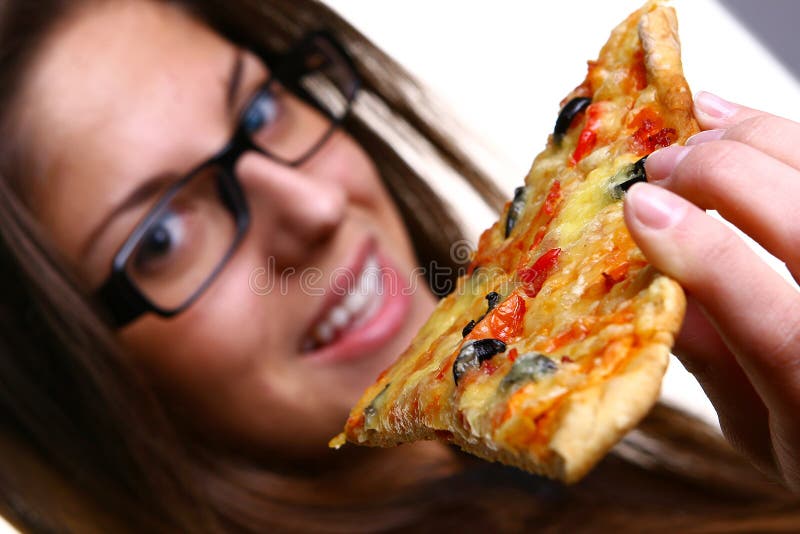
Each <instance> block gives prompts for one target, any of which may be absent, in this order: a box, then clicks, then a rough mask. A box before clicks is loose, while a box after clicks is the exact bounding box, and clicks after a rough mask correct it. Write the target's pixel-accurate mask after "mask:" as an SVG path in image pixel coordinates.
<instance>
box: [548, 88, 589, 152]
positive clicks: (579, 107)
mask: <svg viewBox="0 0 800 534" xmlns="http://www.w3.org/2000/svg"><path fill="white" fill-rule="evenodd" d="M591 103H592V99H591V98H586V97H581V96H579V97H576V98H573V99H572V100H570V101H569V102H567V103H566V105H565V106H564V107H563V108H561V112H560V113H559V114H558V120H556V126H555V128H553V141H555V143H556V144H557V145H560V144H561V141H562V140H563V139H564V136H565V135H566V134H567V130H569V127H570V125H572V121H573V119H575V116H576V115H578V113H580V112H581V111H583V110H584V109H586V108H587V107H588V106H589V104H591Z"/></svg>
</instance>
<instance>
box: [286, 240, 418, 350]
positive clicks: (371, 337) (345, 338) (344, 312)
mask: <svg viewBox="0 0 800 534" xmlns="http://www.w3.org/2000/svg"><path fill="white" fill-rule="evenodd" d="M336 274H337V276H336V277H335V279H333V280H331V282H332V284H331V287H330V288H329V290H328V291H327V294H326V296H327V297H328V299H327V302H326V304H325V305H324V306H323V310H322V312H321V313H320V314H319V315H318V317H317V319H316V320H314V321H313V323H312V324H311V326H310V327H309V328H308V329H307V330H306V333H305V335H304V336H303V337H302V341H301V346H300V349H301V353H303V355H304V356H306V357H313V358H315V359H320V360H335V361H341V360H351V359H354V358H358V357H362V356H367V355H369V354H374V352H375V351H376V350H378V349H380V348H381V347H382V346H383V345H385V344H386V343H387V342H389V341H390V340H391V338H392V337H393V336H394V335H395V334H396V332H397V331H398V330H399V329H400V328H401V327H402V324H403V323H404V321H405V318H406V316H407V315H408V311H409V309H410V300H411V299H410V294H408V292H407V291H403V289H405V288H404V287H402V286H403V284H398V283H397V282H398V281H399V275H398V272H397V270H396V269H395V268H394V266H393V265H392V264H391V261H390V260H388V258H385V257H384V256H383V255H382V254H380V253H379V251H378V250H377V247H376V246H375V243H374V242H369V243H367V244H366V245H365V246H364V247H362V250H361V251H360V253H359V254H358V256H357V259H356V261H355V262H354V267H351V268H344V269H337V271H336Z"/></svg>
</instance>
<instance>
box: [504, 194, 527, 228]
mask: <svg viewBox="0 0 800 534" xmlns="http://www.w3.org/2000/svg"><path fill="white" fill-rule="evenodd" d="M524 208H525V186H521V187H518V188H516V189H514V200H512V201H511V206H509V208H508V215H507V216H506V237H508V236H509V235H511V230H513V229H514V226H515V225H516V224H517V219H519V216H520V215H522V210H523V209H524Z"/></svg>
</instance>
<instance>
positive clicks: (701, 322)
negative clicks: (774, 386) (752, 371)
mask: <svg viewBox="0 0 800 534" xmlns="http://www.w3.org/2000/svg"><path fill="white" fill-rule="evenodd" d="M674 352H675V355H676V356H677V357H678V358H679V359H680V360H681V363H683V365H684V367H686V369H687V370H688V371H689V372H690V373H692V374H693V375H694V376H695V378H697V381H698V382H700V385H701V386H702V387H703V391H705V392H706V395H708V399H709V400H710V401H711V404H713V405H714V408H715V409H716V411H717V416H718V418H719V426H720V428H721V429H722V433H723V434H724V435H725V437H726V438H727V439H728V441H730V442H731V444H732V445H733V446H734V447H735V448H736V449H737V450H739V451H740V452H742V453H743V454H745V455H746V456H748V457H749V458H750V459H751V460H752V461H753V462H754V463H755V464H756V465H757V466H758V467H759V468H760V469H761V470H762V471H765V472H771V473H775V471H776V469H775V467H776V466H775V462H774V459H773V455H772V446H771V440H770V429H769V413H768V412H767V408H766V406H764V402H763V401H762V400H761V397H759V396H758V393H756V390H755V389H754V388H753V385H752V384H751V383H750V380H749V379H748V378H747V375H745V373H744V371H742V368H741V367H740V366H739V363H738V362H737V361H736V358H735V356H734V355H733V354H732V353H731V352H730V350H728V347H727V346H726V345H725V342H724V341H723V340H722V338H721V337H720V336H719V333H717V330H716V329H715V328H714V326H713V325H712V324H711V323H710V322H709V321H708V318H707V317H706V314H705V312H704V311H703V310H702V309H701V307H700V305H699V304H698V302H697V300H695V299H694V297H692V296H691V295H689V298H688V299H687V305H686V318H685V319H684V321H683V328H682V329H681V332H680V333H679V334H678V338H677V339H676V341H675V349H674Z"/></svg>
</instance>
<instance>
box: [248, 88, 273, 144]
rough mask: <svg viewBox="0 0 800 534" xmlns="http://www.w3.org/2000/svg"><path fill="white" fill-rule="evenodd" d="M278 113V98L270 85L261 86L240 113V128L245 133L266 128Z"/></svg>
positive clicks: (271, 123)
mask: <svg viewBox="0 0 800 534" xmlns="http://www.w3.org/2000/svg"><path fill="white" fill-rule="evenodd" d="M279 113H280V106H279V103H278V99H277V97H276V95H275V93H274V92H273V90H272V89H271V88H270V86H265V87H262V88H261V89H260V90H259V91H258V93H257V94H256V95H255V97H254V98H253V100H251V101H250V105H249V106H247V109H246V110H245V111H244V113H243V114H242V128H244V130H245V132H247V133H255V132H257V131H259V130H261V129H264V128H268V127H269V126H271V125H273V124H274V123H275V122H276V121H277V120H278V116H279Z"/></svg>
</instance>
